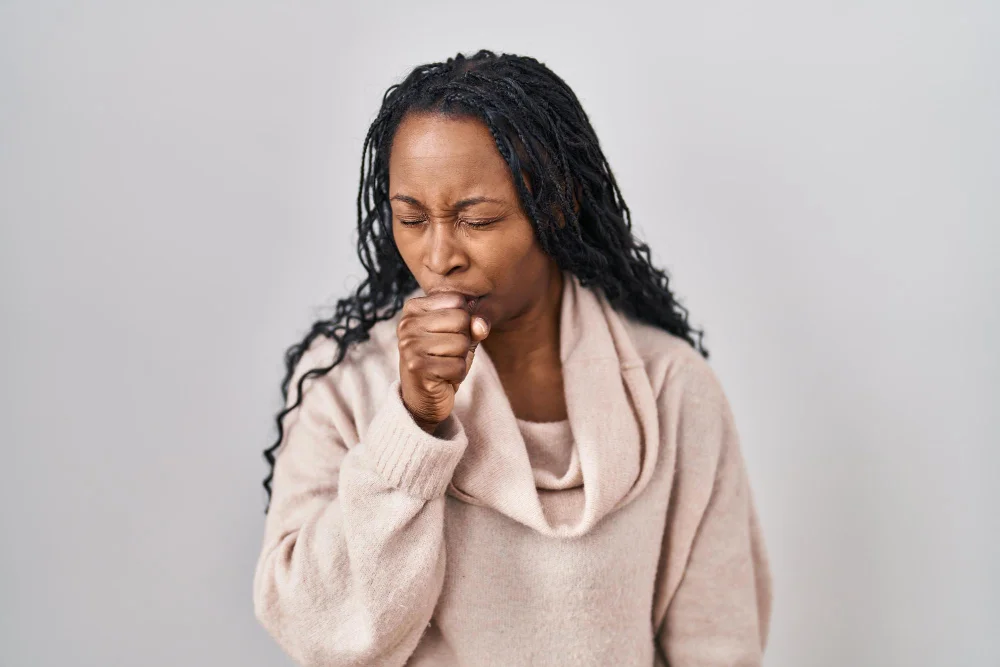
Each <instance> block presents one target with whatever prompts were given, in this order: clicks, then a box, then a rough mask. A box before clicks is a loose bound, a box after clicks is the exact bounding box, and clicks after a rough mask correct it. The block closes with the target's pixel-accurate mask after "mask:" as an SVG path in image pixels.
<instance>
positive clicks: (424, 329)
mask: <svg viewBox="0 0 1000 667" xmlns="http://www.w3.org/2000/svg"><path fill="white" fill-rule="evenodd" d="M478 306H479V300H478V299H477V298H475V297H470V296H467V295H464V294H461V293H459V292H447V291H435V292H433V293H431V294H428V295H427V296H423V297H414V298H412V299H410V300H408V301H407V302H406V304H405V305H404V306H403V315H402V317H401V318H400V320H399V324H398V326H397V328H396V334H397V337H398V339H399V377H400V388H401V392H402V398H403V404H404V405H406V409H407V410H409V412H410V414H411V415H412V416H413V419H414V421H416V423H417V424H418V425H420V427H421V428H422V429H424V430H425V431H427V432H428V433H433V432H434V430H435V429H436V428H437V425H438V424H440V423H441V422H443V421H444V420H445V419H447V418H448V415H450V414H451V411H452V409H453V408H454V407H455V392H457V391H458V387H459V385H461V383H462V381H463V380H464V379H465V377H466V375H467V374H468V372H469V369H470V368H471V367H472V360H473V358H474V356H475V353H476V347H478V345H479V343H480V342H482V341H483V340H484V339H485V338H486V337H487V336H488V335H489V332H490V324H489V322H488V321H487V320H486V318H485V317H483V316H482V315H478V314H473V313H475V312H476V310H477V309H478Z"/></svg>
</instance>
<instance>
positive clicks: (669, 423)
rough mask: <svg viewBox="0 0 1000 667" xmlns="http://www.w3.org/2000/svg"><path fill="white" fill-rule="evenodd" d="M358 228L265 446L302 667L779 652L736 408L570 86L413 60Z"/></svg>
mask: <svg viewBox="0 0 1000 667" xmlns="http://www.w3.org/2000/svg"><path fill="white" fill-rule="evenodd" d="M358 225H359V240H358V250H359V253H358V254H359V256H360V258H361V262H362V264H363V265H364V267H365V269H366V270H367V273H368V276H367V278H366V279H365V280H364V281H363V282H362V284H361V285H360V287H359V288H358V289H357V291H356V292H355V294H354V295H353V296H351V297H350V298H347V299H343V300H341V301H340V302H339V303H338V304H337V310H336V313H335V315H334V317H333V318H331V319H329V320H322V321H319V322H317V323H316V324H314V325H313V327H312V330H311V331H310V332H309V334H308V335H307V336H306V337H305V339H304V340H303V341H302V342H301V343H299V344H298V345H295V346H293V347H292V348H291V349H290V350H289V352H288V354H287V359H286V361H287V367H288V375H287V376H286V378H285V382H284V385H283V392H284V394H285V397H286V399H287V402H286V408H285V409H284V410H283V411H282V412H281V413H280V414H279V415H278V429H279V436H278V441H277V443H276V444H275V445H274V446H273V447H272V448H271V449H269V450H268V451H267V452H265V454H266V457H267V459H268V461H269V462H270V463H271V464H272V471H271V472H272V474H271V475H269V476H268V479H267V480H265V482H264V486H265V488H266V489H267V490H268V492H269V494H270V495H269V509H268V511H267V515H266V522H265V536H264V544H263V550H262V553H261V555H260V560H259V562H258V564H257V568H256V574H255V577H254V606H255V611H256V615H257V618H258V619H259V620H260V622H261V623H262V624H263V625H264V627H265V628H267V630H268V632H269V633H270V634H271V635H272V636H273V637H274V639H275V640H276V641H277V642H278V643H279V644H280V645H281V646H282V647H283V648H284V649H285V650H286V651H287V652H288V653H289V654H290V655H291V656H292V657H293V658H294V659H295V660H296V661H297V662H299V663H301V664H303V665H326V666H329V665H379V666H387V665H404V664H405V665H445V666H451V665H475V666H481V665H504V666H509V665H602V666H605V665H654V664H660V665H662V664H665V663H669V664H670V665H671V666H672V667H681V666H684V665H755V664H759V663H760V661H761V653H762V651H763V647H764V643H765V639H766V636H767V627H768V620H769V615H770V599H771V597H770V595H771V594H770V575H769V571H768V567H767V561H766V557H765V552H764V549H763V545H762V541H761V534H760V530H759V527H758V524H757V518H756V513H755V510H754V506H753V503H752V500H751V496H750V490H749V488H748V483H747V476H746V472H745V468H744V464H743V461H742V458H741V453H740V446H739V438H738V435H737V432H736V429H735V426H734V424H733V416H732V413H731V411H730V407H729V404H728V402H727V400H726V397H725V395H724V393H723V390H722V388H721V387H720V385H719V383H718V381H717V379H716V377H715V375H714V374H713V372H712V371H711V369H710V368H709V366H708V364H707V362H706V359H707V357H708V354H707V352H706V351H705V350H704V348H703V347H702V345H701V342H700V339H701V335H702V332H700V331H697V330H694V329H692V328H691V326H690V325H689V324H688V321H687V313H686V310H685V309H684V308H683V307H682V306H681V305H680V304H679V303H678V302H677V301H676V300H675V299H674V297H673V295H672V294H671V291H670V289H669V287H668V278H667V275H666V274H665V273H664V272H663V271H661V270H659V269H656V268H654V267H653V266H652V264H651V262H650V255H649V248H648V246H646V245H645V244H644V243H641V242H639V241H638V240H637V239H635V238H634V237H633V235H632V232H631V221H630V218H629V211H628V208H627V207H626V205H625V202H624V201H623V199H622V197H621V193H620V192H619V190H618V186H617V184H616V183H615V179H614V177H613V176H612V172H611V168H610V166H609V165H608V163H607V160H606V159H605V157H604V155H603V153H602V151H601V149H600V146H599V143H598V140H597V137H596V135H595V134H594V130H593V128H592V127H591V126H590V123H589V121H588V119H587V116H586V114H585V113H584V111H583V109H582V108H581V106H580V102H579V101H578V100H577V98H576V96H575V95H574V94H573V92H572V91H571V90H570V88H569V87H568V86H567V85H566V84H565V83H564V82H563V81H562V80H561V79H560V78H559V77H557V76H556V75H555V74H553V73H552V72H551V71H550V70H548V69H547V68H546V67H545V66H544V65H542V64H541V63H539V62H538V61H536V60H534V59H531V58H525V57H518V56H512V55H500V56H497V55H494V54H493V53H490V52H488V51H480V52H479V53H476V54H475V55H474V56H471V57H468V58H466V57H463V56H462V55H458V56H457V57H455V58H451V59H449V60H448V61H447V62H444V63H435V64H430V65H424V66H421V67H418V68H417V69H415V70H414V71H413V72H412V73H411V74H410V75H409V76H408V77H407V78H406V79H405V80H404V81H403V82H402V83H401V84H398V85H395V86H392V87H391V88H390V89H389V90H388V91H387V93H386V95H385V97H384V98H383V103H382V108H381V110H380V111H379V114H378V117H377V118H376V119H375V121H374V122H373V124H372V126H371V129H370V130H369V132H368V136H367V137H366V139H365V146H364V150H363V164H362V170H361V188H360V192H359V195H358ZM695 334H697V339H698V340H697V341H696V340H695Z"/></svg>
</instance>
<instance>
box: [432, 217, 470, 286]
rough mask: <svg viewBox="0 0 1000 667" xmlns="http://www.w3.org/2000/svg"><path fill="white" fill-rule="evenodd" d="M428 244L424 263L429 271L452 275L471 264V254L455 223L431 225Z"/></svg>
mask: <svg viewBox="0 0 1000 667" xmlns="http://www.w3.org/2000/svg"><path fill="white" fill-rule="evenodd" d="M430 227H431V229H430V231H429V232H428V233H427V236H426V239H427V246H426V248H425V251H424V265H425V266H426V267H427V269H428V270H429V271H432V272H434V273H436V274H438V275H441V276H447V275H450V274H452V273H454V272H456V271H460V270H462V269H465V268H467V267H468V265H469V256H468V254H467V253H466V251H465V248H464V246H463V244H462V242H461V239H459V238H458V233H457V231H456V229H455V225H453V224H451V223H450V222H439V223H436V224H431V225H430Z"/></svg>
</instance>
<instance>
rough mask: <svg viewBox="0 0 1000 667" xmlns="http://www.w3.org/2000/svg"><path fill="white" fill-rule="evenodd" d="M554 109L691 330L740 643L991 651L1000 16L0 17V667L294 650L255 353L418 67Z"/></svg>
mask: <svg viewBox="0 0 1000 667" xmlns="http://www.w3.org/2000/svg"><path fill="white" fill-rule="evenodd" d="M479 48H490V49H493V50H497V51H507V52H515V53H522V54H527V55H532V56H534V57H536V58H538V59H540V60H542V61H543V62H545V63H547V64H548V65H549V66H550V67H552V68H553V69H554V70H555V71H556V72H557V73H558V74H560V75H561V76H563V77H564V78H565V79H566V81H567V82H568V83H569V84H570V85H571V86H572V87H573V88H574V89H575V90H576V92H577V93H578V95H579V97H580V98H581V100H582V101H583V104H584V106H585V108H586V110H587V111H588V113H589V115H590V117H591V119H592V121H593V124H594V126H595V127H596V129H597V132H598V135H599V136H600V139H601V141H602V145H603V147H604V150H605V151H606V153H607V155H608V157H609V160H610V162H611V164H612V167H613V168H614V170H615V173H616V175H617V177H618V179H619V182H620V184H621V186H622V189H623V192H624V195H625V197H626V200H627V202H628V203H629V205H630V206H631V209H632V213H633V216H634V220H635V225H636V230H637V233H638V234H639V235H641V236H642V237H643V238H644V239H646V240H647V241H648V242H649V243H650V244H651V246H652V248H653V250H654V258H655V260H656V262H657V263H658V264H660V265H661V266H664V267H666V268H667V269H668V270H669V272H670V273H671V275H672V277H673V286H674V288H675V289H676V290H677V293H678V295H679V296H680V298H681V299H682V302H683V303H684V304H685V305H686V306H687V307H688V308H689V310H690V312H691V317H692V322H693V323H694V324H695V325H696V326H699V327H704V328H705V329H706V331H707V337H706V340H705V342H706V345H707V347H708V348H709V350H710V352H711V354H712V357H711V363H712V365H713V368H714V369H715V371H716V373H717V374H718V376H719V377H720V379H721V381H722V383H723V385H724V387H725V389H726V391H727V395H728V396H729V399H730V401H731V403H732V405H733V409H734V412H735V415H736V419H737V424H738V426H739V429H740V432H741V436H742V441H743V448H744V453H745V457H746V460H747V464H748V466H749V469H750V475H751V480H752V485H753V488H754V493H755V497H756V499H757V502H758V505H759V508H760V513H761V518H762V521H763V524H764V528H765V531H766V533H765V534H766V538H767V544H768V549H769V552H770V554H771V561H772V567H773V571H774V577H775V605H774V617H773V625H772V633H771V638H770V645H769V649H768V653H767V660H766V663H767V664H768V665H775V666H799V665H818V666H830V667H833V666H838V667H839V666H841V665H872V666H876V665H877V666H882V665H907V666H912V665H927V666H931V665H935V666H936V665H969V666H972V665H976V666H978V665H997V664H1000V631H998V627H1000V490H998V484H997V474H998V472H997V471H998V467H1000V455H998V452H997V450H998V446H1000V417H998V414H1000V354H998V352H997V345H998V343H1000V269H998V265H1000V262H998V259H997V255H998V251H1000V233H998V231H997V227H998V223H1000V195H998V192H1000V120H998V119H1000V75H998V73H997V72H998V70H1000V5H997V4H996V3H993V2H989V1H985V0H984V1H983V2H969V1H962V2H954V1H952V2H944V1H941V2H937V3H930V2H915V1H899V2H890V1H888V0H881V1H878V2H867V3H861V2H836V3H835V2H829V3H826V2H802V1H793V0H787V1H774V0H764V1H761V2H755V3H742V2H701V3H695V2H667V3H650V2H646V1H642V2H629V1H625V0H617V1H616V2H613V3H604V2H576V3H573V4H570V3H545V2H539V1H537V0H535V1H532V2H520V1H516V2H515V1H508V2H503V3H499V2H494V3H472V2H468V3H457V2H455V3H446V2H430V1H427V0H422V1H420V2H392V3H387V2H364V3H362V2H352V3H350V4H341V3H319V2H273V3H265V2H250V1H247V0H243V1H240V2H236V1H233V2H208V1H200V2H173V3H163V2H160V3H154V2H115V3H109V2H77V3H63V2H41V1H38V0H21V1H9V0H8V1H3V2H0V221H2V237H0V282H2V288H0V289H2V318H3V319H2V328H0V378H2V380H0V381H2V392H3V393H2V397H0V398H2V400H0V411H2V412H0V419H2V424H3V440H2V442H3V450H2V453H3V457H2V459H0V471H2V477H0V520H2V526H0V534H2V549H0V664H2V665H4V666H5V667H6V666H10V667H22V666H34V665H40V666H50V665H51V666H53V667H54V666H60V667H63V666H67V665H72V666H74V667H75V666H78V665H87V666H89V665H93V666H95V667H96V666H100V667H107V666H111V665H114V666H118V665H121V666H133V665H140V666H142V667H167V666H169V667H174V666H178V665H185V666H194V665H206V666H209V665H212V666H215V665H241V666H244V667H251V666H255V665H260V666H274V665H289V664H291V663H290V662H289V661H288V659H287V658H285V657H284V655H283V654H282V653H281V651H280V649H278V647H277V645H276V644H275V643H274V642H273V641H272V640H271V639H270V638H269V637H268V636H267V635H266V633H265V632H264V631H263V630H262V629H261V628H260V627H259V626H258V625H257V623H256V621H255V619H254V616H253V609H252V602H251V583H252V574H253V567H254V565H255V563H256V560H257V557H258V555H259V550H260V547H261V544H260V539H261V535H262V525H263V523H262V522H263V507H264V492H263V489H262V487H261V485H260V483H261V479H262V478H263V477H264V475H265V474H266V467H265V464H264V461H263V459H262V457H261V451H262V450H263V449H264V448H265V447H266V446H268V445H269V444H270V443H271V439H272V437H273V435H274V431H273V424H272V416H273V414H274V412H275V410H276V409H277V408H278V407H279V404H280V398H279V389H278V384H279V380H280V377H281V373H282V354H283V351H284V349H285V348H286V347H287V346H288V345H289V344H291V343H292V342H295V341H296V340H297V339H298V338H299V336H300V335H301V334H302V333H303V332H304V330H305V328H306V327H307V325H308V324H309V323H310V322H311V321H312V319H313V318H314V317H315V316H317V315H319V314H322V313H324V312H326V309H327V308H328V307H329V306H330V305H331V304H332V303H333V300H334V299H335V298H336V297H337V296H343V295H344V294H345V293H346V291H347V289H348V288H349V287H351V286H353V285H354V284H355V283H356V281H357V280H358V278H359V275H360V264H359V263H358V261H357V259H356V256H355V249H354V243H355V237H354V233H353V229H354V225H355V209H354V206H355V203H354V200H355V196H356V191H357V185H358V183H357V179H358V170H359V166H360V156H361V143H362V140H363V138H364V135H365V132H366V131H367V127H368V124H369V122H370V121H371V120H372V118H373V117H374V115H375V113H376V111H377V109H378V104H379V102H380V100H381V96H382V93H383V92H384V90H385V88H386V87H387V86H389V85H390V84H392V83H394V82H396V81H398V80H399V79H400V78H401V77H402V76H403V75H405V74H406V73H407V72H408V71H409V69H410V68H412V67H413V66H415V65H417V64H420V63H424V62H431V61H438V60H444V59H445V58H447V57H449V56H452V55H454V54H455V53H457V52H458V51H464V52H472V51H475V50H477V49H479Z"/></svg>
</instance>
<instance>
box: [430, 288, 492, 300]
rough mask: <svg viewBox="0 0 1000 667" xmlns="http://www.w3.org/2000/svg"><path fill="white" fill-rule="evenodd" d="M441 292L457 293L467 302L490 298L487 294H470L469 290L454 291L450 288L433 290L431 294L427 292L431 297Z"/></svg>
mask: <svg viewBox="0 0 1000 667" xmlns="http://www.w3.org/2000/svg"><path fill="white" fill-rule="evenodd" d="M439 292H457V293H458V294H461V295H462V296H464V297H465V299H466V300H467V301H471V300H472V299H475V300H477V301H478V300H480V299H485V298H486V297H487V296H488V295H487V294H476V293H475V292H470V291H468V290H462V289H454V288H450V287H439V288H436V289H432V290H431V291H430V292H427V295H428V296H430V295H431V294H437V293H439Z"/></svg>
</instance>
